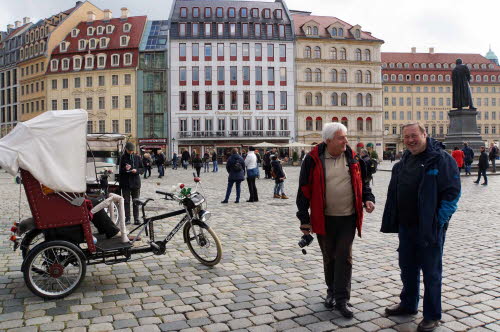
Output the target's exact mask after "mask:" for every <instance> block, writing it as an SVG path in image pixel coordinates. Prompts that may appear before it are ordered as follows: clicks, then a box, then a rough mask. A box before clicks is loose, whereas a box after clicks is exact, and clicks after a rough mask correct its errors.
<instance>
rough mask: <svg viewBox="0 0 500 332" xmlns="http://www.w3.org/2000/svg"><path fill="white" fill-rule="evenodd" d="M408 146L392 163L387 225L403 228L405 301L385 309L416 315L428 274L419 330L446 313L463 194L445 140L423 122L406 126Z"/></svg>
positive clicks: (385, 229)
mask: <svg viewBox="0 0 500 332" xmlns="http://www.w3.org/2000/svg"><path fill="white" fill-rule="evenodd" d="M402 134H403V140H404V144H405V145H406V147H407V151H405V152H404V153H403V155H402V157H401V161H399V162H398V163H396V165H394V167H393V168H392V176H391V180H390V183H389V189H388V192H387V200H386V204H385V209H384V214H383V219H382V228H381V231H382V232H384V233H398V234H399V247H398V250H397V251H398V255H399V267H400V269H401V280H402V282H403V289H402V291H401V294H400V299H401V302H400V303H399V304H397V305H394V306H392V307H388V308H386V309H385V312H386V314H387V315H388V316H404V315H415V314H417V312H418V302H419V299H420V295H419V290H420V270H422V272H423V276H424V306H423V316H424V318H423V319H422V321H421V322H420V323H419V324H418V328H417V330H418V331H433V330H434V329H436V328H437V327H438V326H439V320H440V319H441V311H442V310H441V284H442V271H443V247H444V241H445V235H446V230H447V229H448V224H449V222H450V218H451V216H452V215H453V213H454V212H455V210H456V209H457V204H458V200H459V198H460V189H461V187H460V177H459V173H458V167H457V164H456V162H455V160H454V159H453V158H452V157H451V156H450V155H449V154H448V153H447V152H446V151H445V150H444V145H443V144H442V143H441V142H439V141H437V140H435V139H433V138H430V137H428V136H427V133H426V131H425V128H424V127H423V125H422V124H420V123H409V124H406V125H404V126H403V128H402Z"/></svg>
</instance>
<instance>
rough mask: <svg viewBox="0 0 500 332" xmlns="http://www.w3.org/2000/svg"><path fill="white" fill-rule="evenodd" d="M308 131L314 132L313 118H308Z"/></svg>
mask: <svg viewBox="0 0 500 332" xmlns="http://www.w3.org/2000/svg"><path fill="white" fill-rule="evenodd" d="M306 130H307V131H311V130H313V118H311V117H310V116H308V117H307V118H306Z"/></svg>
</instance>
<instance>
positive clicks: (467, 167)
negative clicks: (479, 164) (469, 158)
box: [464, 163, 471, 174]
mask: <svg viewBox="0 0 500 332" xmlns="http://www.w3.org/2000/svg"><path fill="white" fill-rule="evenodd" d="M464 165H465V174H468V173H470V167H471V164H469V163H464Z"/></svg>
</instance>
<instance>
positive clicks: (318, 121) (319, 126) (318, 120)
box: [316, 116, 323, 131]
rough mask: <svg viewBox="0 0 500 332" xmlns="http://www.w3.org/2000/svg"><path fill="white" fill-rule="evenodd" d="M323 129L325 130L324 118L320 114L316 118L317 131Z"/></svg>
mask: <svg viewBox="0 0 500 332" xmlns="http://www.w3.org/2000/svg"><path fill="white" fill-rule="evenodd" d="M321 130H323V119H322V118H321V117H320V116H318V117H317V118H316V131H321Z"/></svg>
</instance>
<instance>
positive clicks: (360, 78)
mask: <svg viewBox="0 0 500 332" xmlns="http://www.w3.org/2000/svg"><path fill="white" fill-rule="evenodd" d="M355 77H356V83H363V73H362V72H361V70H358V71H356V76H355Z"/></svg>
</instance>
